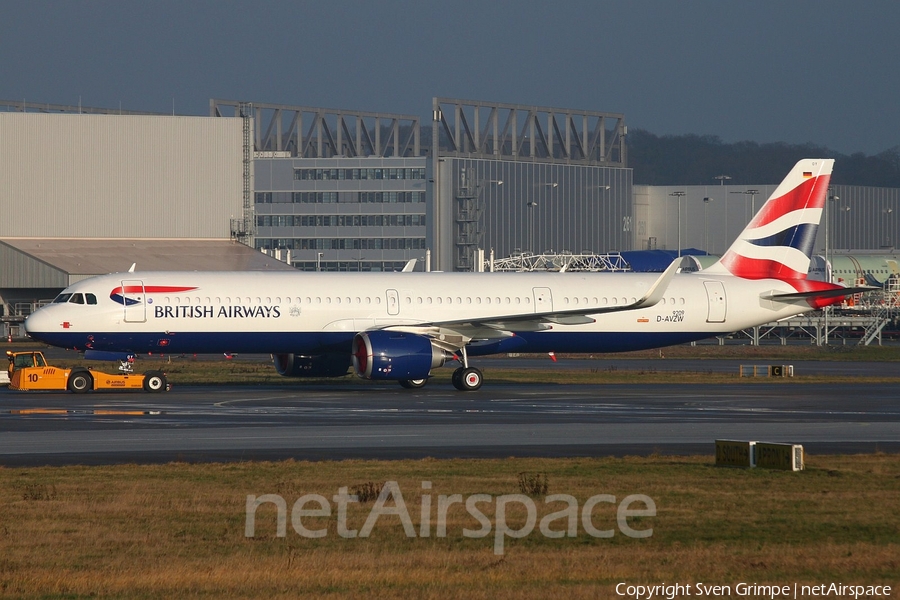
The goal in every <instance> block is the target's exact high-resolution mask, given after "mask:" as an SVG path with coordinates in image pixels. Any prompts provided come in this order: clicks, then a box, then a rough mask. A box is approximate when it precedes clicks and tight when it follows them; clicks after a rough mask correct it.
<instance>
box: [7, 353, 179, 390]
mask: <svg viewBox="0 0 900 600" xmlns="http://www.w3.org/2000/svg"><path fill="white" fill-rule="evenodd" d="M6 358H8V359H9V368H8V373H9V389H11V390H21V391H26V392H31V391H63V390H69V391H70V392H74V393H76V394H81V393H84V392H91V391H94V390H144V391H145V392H165V391H168V390H169V384H168V382H167V381H166V376H165V374H164V373H162V372H160V371H147V372H146V373H144V374H143V375H135V374H134V373H132V372H131V364H130V363H128V362H123V363H122V366H121V367H119V370H120V371H122V372H121V373H116V374H110V373H104V372H102V371H95V370H93V369H89V368H87V367H74V368H72V369H62V368H59V367H53V366H51V365H48V364H47V361H46V359H45V358H44V354H43V352H40V351H35V352H11V351H7V352H6Z"/></svg>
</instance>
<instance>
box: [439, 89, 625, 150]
mask: <svg viewBox="0 0 900 600" xmlns="http://www.w3.org/2000/svg"><path fill="white" fill-rule="evenodd" d="M432 118H433V123H432V127H433V129H432V135H433V137H434V139H433V142H432V143H439V146H440V147H439V149H438V150H439V152H440V154H441V155H442V156H460V157H466V158H489V159H498V160H500V159H503V160H524V161H540V162H551V163H552V162H564V163H568V164H586V165H597V164H600V165H603V166H611V167H624V166H625V134H626V132H627V128H626V127H625V115H623V114H619V113H605V112H591V111H576V110H571V109H558V108H547V107H540V106H527V105H520V104H500V103H485V102H477V101H472V100H452V99H449V98H434V100H433V115H432ZM435 154H437V152H435Z"/></svg>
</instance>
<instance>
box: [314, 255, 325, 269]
mask: <svg viewBox="0 0 900 600" xmlns="http://www.w3.org/2000/svg"><path fill="white" fill-rule="evenodd" d="M323 256H325V253H324V252H316V271H321V270H322V257H323Z"/></svg>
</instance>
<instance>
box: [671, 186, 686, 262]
mask: <svg viewBox="0 0 900 600" xmlns="http://www.w3.org/2000/svg"><path fill="white" fill-rule="evenodd" d="M669 195H670V196H675V197H676V198H678V258H681V199H682V198H684V196H685V192H680V191H679V192H672V193H671V194H669Z"/></svg>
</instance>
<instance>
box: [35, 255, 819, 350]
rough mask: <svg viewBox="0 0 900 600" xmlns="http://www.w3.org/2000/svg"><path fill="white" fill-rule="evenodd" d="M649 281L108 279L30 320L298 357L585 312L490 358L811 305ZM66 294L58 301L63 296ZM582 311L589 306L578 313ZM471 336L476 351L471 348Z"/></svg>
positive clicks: (620, 276) (127, 343)
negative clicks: (362, 339) (370, 339)
mask: <svg viewBox="0 0 900 600" xmlns="http://www.w3.org/2000/svg"><path fill="white" fill-rule="evenodd" d="M656 279H657V276H656V275H654V274H638V273H352V274H351V273H303V272H296V273H292V272H287V273H286V272H240V273H219V272H152V273H116V274H111V275H104V276H99V277H93V278H90V279H86V280H84V281H81V282H78V283H76V284H73V285H72V286H70V287H69V288H67V289H66V290H65V292H64V294H73V295H74V294H83V295H84V297H85V298H87V297H88V296H87V294H90V295H92V296H93V298H95V299H96V303H93V304H92V303H89V302H87V301H85V302H83V303H73V302H56V303H54V304H50V305H48V306H46V307H44V308H41V309H40V310H38V311H36V312H35V313H34V314H33V315H32V316H30V317H29V318H28V320H27V322H26V330H27V331H28V333H29V334H30V335H31V336H32V337H34V338H36V339H39V340H42V341H45V342H47V343H50V344H53V345H59V346H65V347H71V348H77V349H85V348H91V349H96V350H110V351H123V352H138V353H142V352H167V353H171V352H269V353H281V352H297V353H317V352H321V351H324V350H327V349H336V350H340V348H341V347H342V346H343V345H344V344H347V345H348V347H349V342H350V340H351V339H352V337H353V335H354V334H356V333H357V332H361V331H366V330H373V329H383V328H387V327H392V326H394V327H396V326H409V327H417V326H432V325H436V326H441V324H447V323H450V324H451V325H447V327H450V328H452V327H453V325H452V323H461V322H468V323H474V324H478V323H481V322H486V321H492V320H499V321H503V319H504V318H511V317H515V316H521V315H528V314H534V313H553V312H568V311H576V310H581V311H584V312H586V313H587V314H588V315H589V316H590V317H591V318H592V319H594V322H592V323H582V324H574V325H566V324H558V323H556V324H552V325H546V326H544V327H541V328H535V327H528V326H525V327H523V328H522V330H517V327H516V324H515V323H514V322H511V324H510V326H509V330H510V332H511V333H512V334H514V336H512V337H516V338H518V339H517V340H515V342H514V343H512V342H505V343H504V344H500V345H498V346H496V347H494V346H491V344H490V343H486V345H485V347H484V352H481V353H489V352H491V351H498V352H503V351H510V350H512V349H515V350H516V351H521V352H529V351H535V352H543V351H549V350H553V351H557V352H604V351H621V350H632V349H638V348H648V347H659V346H665V345H670V344H673V343H682V342H685V341H691V340H696V339H702V338H706V337H710V336H713V335H716V334H720V333H727V332H732V331H737V330H740V329H745V328H747V327H751V326H754V325H760V324H763V323H767V322H771V321H775V320H778V319H782V318H785V317H789V316H792V315H796V314H799V313H802V312H806V311H809V310H811V308H810V306H809V305H808V304H807V303H806V302H804V301H802V300H798V301H796V302H793V303H784V302H780V303H773V302H769V301H766V300H764V299H762V298H761V295H765V294H767V293H771V292H782V293H790V292H793V291H794V290H793V289H792V288H791V287H790V286H789V285H788V284H786V283H784V282H781V281H778V280H775V279H764V280H747V279H741V278H736V277H731V276H727V275H709V276H707V275H704V274H703V273H702V272H699V273H685V274H678V275H676V276H675V277H674V278H673V279H672V280H671V282H670V284H669V285H668V287H667V288H666V292H665V295H664V297H663V298H662V299H661V300H660V301H659V302H658V303H656V304H655V305H653V306H651V307H647V308H640V309H633V310H626V311H622V312H611V313H602V312H601V313H600V314H592V313H590V310H589V309H593V308H596V309H597V310H598V311H603V310H607V309H610V308H613V307H617V306H624V305H627V304H633V303H634V302H635V301H636V300H637V299H639V298H641V297H642V296H644V294H646V293H647V290H648V289H649V288H650V287H651V286H652V285H653V284H654V282H655V281H656ZM61 298H62V296H61ZM586 309H587V310H586ZM476 342H477V340H475V339H473V347H472V349H471V350H470V352H471V351H472V350H474V351H475V352H474V353H479V352H478V347H477V346H478V344H477V343H476Z"/></svg>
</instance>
